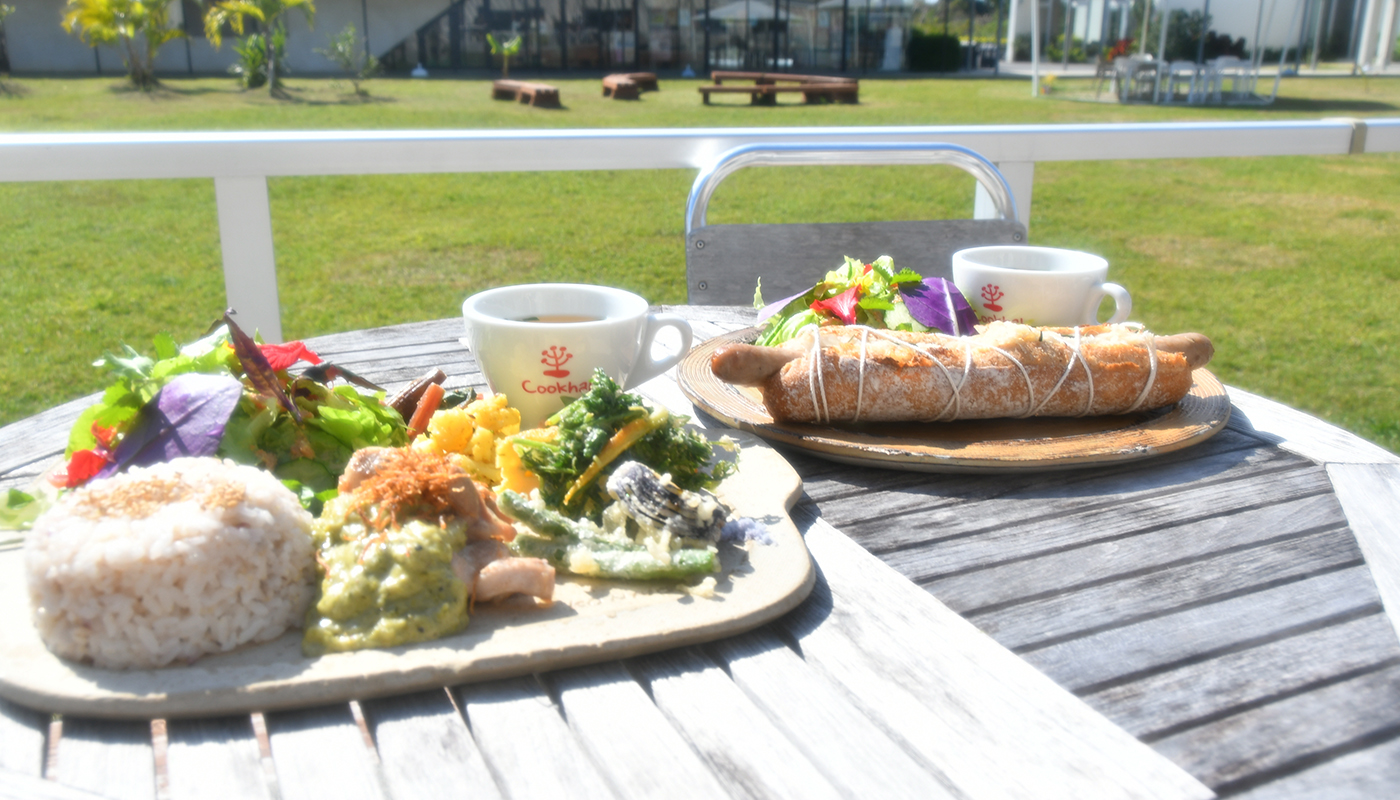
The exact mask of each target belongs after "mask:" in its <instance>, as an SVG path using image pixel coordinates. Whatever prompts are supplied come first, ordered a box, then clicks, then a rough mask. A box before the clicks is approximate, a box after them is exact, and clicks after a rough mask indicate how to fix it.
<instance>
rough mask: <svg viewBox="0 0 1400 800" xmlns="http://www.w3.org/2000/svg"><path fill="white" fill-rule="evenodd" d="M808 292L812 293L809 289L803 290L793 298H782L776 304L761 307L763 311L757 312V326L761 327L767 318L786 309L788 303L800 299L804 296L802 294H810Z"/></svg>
mask: <svg viewBox="0 0 1400 800" xmlns="http://www.w3.org/2000/svg"><path fill="white" fill-rule="evenodd" d="M810 291H812V290H811V289H803V290H802V291H800V292H798V293H797V294H795V295H793V296H791V297H784V298H783V299H782V300H778V301H777V302H774V303H769V304H768V305H766V306H764V307H763V310H762V311H760V312H758V324H759V325H762V324H763V322H764V320H767V319H768V318H769V317H771V316H773V315H774V314H776V313H778V312H779V311H782V310H783V308H784V307H786V306H787V304H788V303H791V302H792V301H794V300H796V299H797V298H799V297H801V296H802V295H804V294H806V293H808V292H810Z"/></svg>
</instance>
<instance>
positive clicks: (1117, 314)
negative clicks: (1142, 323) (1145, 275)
mask: <svg viewBox="0 0 1400 800" xmlns="http://www.w3.org/2000/svg"><path fill="white" fill-rule="evenodd" d="M1103 291H1104V294H1106V295H1108V296H1109V297H1112V298H1113V316H1112V317H1109V318H1108V322H1109V324H1117V323H1119V322H1127V321H1128V315H1129V314H1131V313H1133V297H1132V295H1130V294H1128V290H1127V289H1124V288H1123V287H1122V286H1119V285H1118V284H1116V283H1105V284H1104V285H1103Z"/></svg>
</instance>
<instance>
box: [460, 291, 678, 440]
mask: <svg viewBox="0 0 1400 800" xmlns="http://www.w3.org/2000/svg"><path fill="white" fill-rule="evenodd" d="M462 316H463V317H464V318H465V320H466V325H467V338H466V340H465V341H466V342H467V346H468V347H469V348H471V351H472V353H473V354H475V355H476V361H477V364H478V365H479V366H480V367H481V371H482V373H483V374H484V375H485V376H486V382H487V384H488V385H489V386H490V387H491V391H493V392H497V393H501V394H504V395H505V396H506V398H507V400H508V401H509V402H510V404H511V405H512V406H514V407H515V408H518V409H520V422H521V427H522V428H530V427H535V426H538V425H540V424H542V423H543V422H544V420H546V419H547V418H549V417H550V416H551V415H552V414H554V413H555V412H556V411H558V410H559V409H561V408H563V407H564V404H565V402H566V401H568V400H570V399H572V398H574V397H577V396H579V395H581V394H583V393H584V392H586V391H588V390H589V388H590V387H591V385H592V384H591V379H592V377H593V370H594V369H602V370H603V371H604V372H605V373H607V374H608V376H609V377H611V378H612V379H613V380H615V381H617V382H618V383H619V384H621V385H622V387H623V388H624V389H628V388H632V387H634V386H636V385H638V384H640V383H643V382H645V381H647V380H650V379H651V378H654V377H656V376H657V375H660V374H661V373H663V372H665V371H666V370H668V369H670V368H671V367H673V366H675V365H676V364H677V363H679V362H680V360H681V357H682V356H684V355H685V354H686V352H688V351H689V350H690V342H691V330H690V323H688V322H686V321H685V320H684V319H682V318H680V317H678V316H676V315H674V314H652V313H649V312H648V309H647V301H646V300H645V299H643V298H642V297H640V296H638V295H635V294H633V293H631V292H627V291H623V290H622V289H613V288H610V287H607V286H593V285H589V284H576V283H537V284H525V285H519V286H502V287H500V288H497V289H488V290H487V291H484V292H480V293H478V294H474V295H472V296H471V297H468V298H467V299H466V302H464V303H462ZM664 328H674V329H676V331H678V332H679V333H680V339H681V347H680V352H678V353H676V354H674V355H670V356H667V357H665V358H661V359H656V358H653V357H652V354H651V351H652V344H653V343H654V342H655V341H656V336H657V334H658V333H659V332H660V331H661V330H662V329H664Z"/></svg>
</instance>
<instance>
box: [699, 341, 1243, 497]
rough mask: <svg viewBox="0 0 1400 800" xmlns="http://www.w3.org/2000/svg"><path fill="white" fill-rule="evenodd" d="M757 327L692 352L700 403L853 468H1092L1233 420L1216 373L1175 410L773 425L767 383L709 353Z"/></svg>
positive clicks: (1192, 439) (1203, 435)
mask: <svg viewBox="0 0 1400 800" xmlns="http://www.w3.org/2000/svg"><path fill="white" fill-rule="evenodd" d="M757 335H758V331H757V329H755V328H747V329H745V330H742V331H736V332H734V333H730V334H725V335H723V336H717V337H715V338H713V339H710V340H708V341H706V342H704V343H702V344H700V345H698V346H697V347H695V348H694V349H693V350H691V351H690V353H689V354H687V355H686V357H685V358H684V359H683V360H682V361H681V363H680V365H679V366H678V367H677V368H676V369H677V378H678V382H679V384H680V387H681V390H682V391H683V392H685V395H686V397H688V398H689V399H690V401H691V402H692V403H694V404H695V407H696V408H698V409H700V410H701V411H704V412H705V413H706V414H709V415H710V416H712V417H714V418H716V419H718V420H720V421H722V422H724V423H725V424H728V425H731V426H733V427H735V428H739V429H740V430H745V431H750V432H752V433H755V434H758V435H759V436H762V437H763V438H765V439H767V440H768V441H770V442H774V443H777V444H782V445H787V446H789V447H795V448H798V449H800V450H805V451H807V452H809V453H811V454H813V455H816V456H821V457H822V458H826V459H830V460H832V461H838V462H842V463H847V464H856V465H860V466H875V467H885V468H888V469H901V470H914V471H921V472H1014V471H1021V470H1055V469H1074V468H1082V467H1093V466H1099V465H1102V464H1107V463H1113V462H1117V461H1132V460H1136V459H1141V458H1149V457H1151V456H1155V455H1160V454H1162V453H1169V452H1171V451H1173V450H1179V449H1181V448H1183V447H1189V446H1190V445H1193V444H1198V443H1200V442H1203V441H1205V440H1206V439H1209V438H1210V437H1211V436H1213V435H1215V434H1216V433H1217V432H1218V431H1219V430H1220V429H1221V428H1223V427H1225V423H1226V422H1228V421H1229V419H1230V398H1229V397H1228V396H1227V395H1226V394H1225V386H1224V385H1223V384H1221V383H1220V381H1219V380H1218V379H1217V378H1216V377H1215V376H1214V375H1212V374H1211V373H1210V372H1209V371H1207V370H1204V369H1198V370H1196V371H1195V372H1194V373H1193V374H1192V385H1191V391H1190V393H1189V394H1187V395H1186V397H1185V398H1183V399H1182V401H1181V402H1179V403H1177V404H1176V405H1174V406H1169V407H1167V408H1162V409H1157V410H1155V411H1147V412H1142V413H1135V414H1125V415H1122V416H1112V417H1077V418H1075V417H1041V418H1031V419H992V420H970V421H963V422H899V423H893V422H888V423H865V424H861V425H855V426H849V427H840V428H838V427H832V426H828V425H806V424H801V423H779V422H774V421H773V418H772V417H770V416H768V412H767V410H766V409H764V407H763V395H762V393H760V392H759V390H758V389H755V388H752V387H747V386H734V385H732V384H728V383H725V382H724V381H721V380H720V379H718V378H716V377H715V376H714V373H712V372H711V371H710V356H711V355H713V353H714V351H715V350H716V349H717V348H718V347H720V346H721V345H724V344H728V343H730V342H752V341H753V340H754V339H755V338H756V337H757Z"/></svg>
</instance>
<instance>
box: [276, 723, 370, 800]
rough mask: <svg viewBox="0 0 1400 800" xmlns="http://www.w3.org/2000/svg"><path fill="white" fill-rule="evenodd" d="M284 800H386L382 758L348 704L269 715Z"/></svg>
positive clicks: (278, 782) (280, 787)
mask: <svg viewBox="0 0 1400 800" xmlns="http://www.w3.org/2000/svg"><path fill="white" fill-rule="evenodd" d="M264 716H265V717H266V720H267V736H268V740H269V744H270V746H271V748H272V760H273V763H274V764H275V765H276V767H277V786H278V789H279V790H280V792H281V794H282V799H283V800H302V798H308V799H311V798H322V797H334V798H336V800H384V799H385V798H387V796H388V793H387V792H386V791H385V790H384V786H383V781H382V778H381V777H380V773H379V764H378V763H377V761H378V759H377V757H376V756H375V754H374V753H373V752H372V751H370V750H369V748H367V747H366V746H365V740H364V736H363V734H362V733H361V732H360V728H359V726H358V725H357V724H356V723H355V719H354V717H353V716H352V715H351V713H350V707H349V706H348V705H334V706H321V707H317V708H308V709H304V710H299V711H280V712H276V713H268V714H265V715H264Z"/></svg>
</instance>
